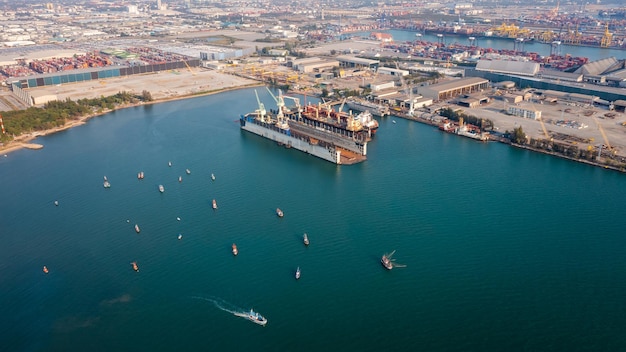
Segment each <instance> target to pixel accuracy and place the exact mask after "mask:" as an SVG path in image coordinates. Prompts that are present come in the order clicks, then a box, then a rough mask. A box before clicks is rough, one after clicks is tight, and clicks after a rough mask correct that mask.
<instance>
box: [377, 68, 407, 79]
mask: <svg viewBox="0 0 626 352" xmlns="http://www.w3.org/2000/svg"><path fill="white" fill-rule="evenodd" d="M377 72H378V74H381V75H388V76H393V77H404V76H408V75H409V73H410V72H409V71H407V70H400V69H397V68H391V67H379V68H378V71H377Z"/></svg>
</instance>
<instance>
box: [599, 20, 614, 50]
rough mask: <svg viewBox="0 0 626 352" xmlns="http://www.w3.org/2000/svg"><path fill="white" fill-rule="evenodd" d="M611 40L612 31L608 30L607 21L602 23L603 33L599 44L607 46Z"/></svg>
mask: <svg viewBox="0 0 626 352" xmlns="http://www.w3.org/2000/svg"><path fill="white" fill-rule="evenodd" d="M611 41H613V33H611V32H609V23H608V22H607V23H606V24H605V25H604V35H603V36H602V40H600V46H601V47H603V48H608V47H609V46H611Z"/></svg>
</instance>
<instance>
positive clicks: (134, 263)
mask: <svg viewBox="0 0 626 352" xmlns="http://www.w3.org/2000/svg"><path fill="white" fill-rule="evenodd" d="M130 265H132V266H133V270H135V271H139V267H138V266H137V262H132V263H130Z"/></svg>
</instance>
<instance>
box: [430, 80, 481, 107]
mask: <svg viewBox="0 0 626 352" xmlns="http://www.w3.org/2000/svg"><path fill="white" fill-rule="evenodd" d="M488 88H489V81H488V80H486V79H484V78H478V77H468V78H461V79H457V80H452V81H445V82H442V83H437V84H432V85H429V86H424V87H419V88H418V92H419V94H421V95H422V96H424V97H426V98H430V99H432V100H433V101H440V100H447V99H451V98H454V97H457V96H459V95H462V94H472V93H476V92H480V91H483V90H485V89H488Z"/></svg>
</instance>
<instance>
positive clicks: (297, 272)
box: [296, 267, 301, 280]
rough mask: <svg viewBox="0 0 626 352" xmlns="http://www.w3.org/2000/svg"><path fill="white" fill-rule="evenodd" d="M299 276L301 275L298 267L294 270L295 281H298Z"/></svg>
mask: <svg viewBox="0 0 626 352" xmlns="http://www.w3.org/2000/svg"><path fill="white" fill-rule="evenodd" d="M300 275H301V272H300V267H298V268H297V269H296V280H298V279H300Z"/></svg>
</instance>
